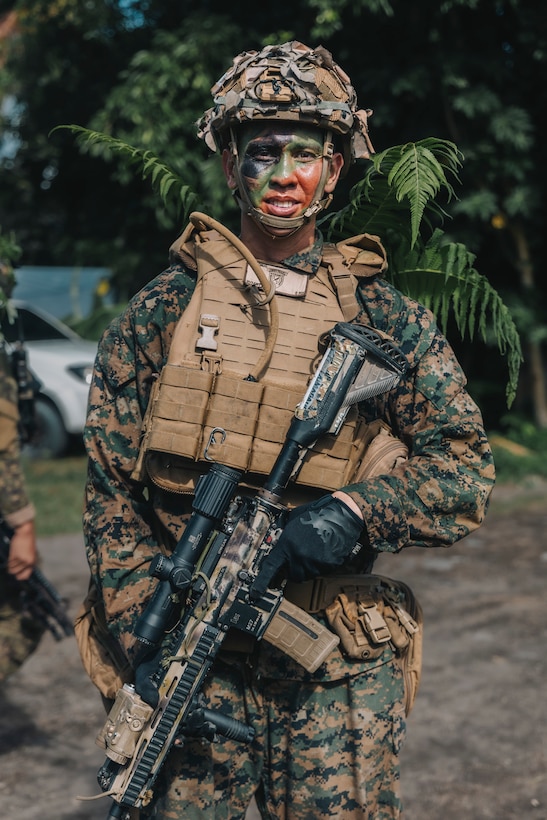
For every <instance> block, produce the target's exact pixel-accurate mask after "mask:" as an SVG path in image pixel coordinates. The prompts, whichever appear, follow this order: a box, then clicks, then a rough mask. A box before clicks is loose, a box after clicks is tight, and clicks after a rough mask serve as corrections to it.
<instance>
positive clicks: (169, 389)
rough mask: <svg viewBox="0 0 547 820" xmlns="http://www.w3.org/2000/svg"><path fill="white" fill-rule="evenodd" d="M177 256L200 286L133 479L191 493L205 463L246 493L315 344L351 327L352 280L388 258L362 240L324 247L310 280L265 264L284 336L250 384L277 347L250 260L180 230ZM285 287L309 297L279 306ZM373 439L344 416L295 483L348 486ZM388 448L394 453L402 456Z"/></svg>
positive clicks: (162, 380)
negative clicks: (236, 480) (236, 477)
mask: <svg viewBox="0 0 547 820" xmlns="http://www.w3.org/2000/svg"><path fill="white" fill-rule="evenodd" d="M173 250H175V251H176V252H177V253H178V254H179V255H180V256H181V257H182V258H183V259H184V258H188V256H189V255H190V256H191V258H192V259H194V260H195V263H196V264H197V283H196V288H195V291H194V293H193V295H192V298H191V300H190V303H189V305H188V307H187V308H186V310H185V311H184V313H183V315H182V317H181V319H180V321H179V322H178V324H177V327H176V330H175V333H174V336H173V341H172V344H171V348H170V350H169V355H168V359H167V363H166V364H165V366H164V368H163V370H162V371H161V374H160V376H159V378H158V379H157V380H156V382H155V383H154V386H153V389H152V391H151V396H150V401H149V405H148V409H147V412H146V414H145V418H144V421H143V431H142V441H141V449H140V455H139V459H138V463H137V466H136V468H135V471H134V473H133V477H134V478H136V479H138V480H145V479H146V477H149V478H150V479H151V480H152V481H153V482H154V483H155V484H156V485H158V486H160V487H161V488H163V489H166V490H170V491H174V492H183V493H184V492H188V493H193V490H194V486H195V482H196V480H197V477H198V476H199V475H200V474H201V473H203V470H204V468H205V467H206V465H207V463H208V461H209V460H211V461H218V462H220V463H222V464H225V465H228V466H230V467H234V468H235V469H240V470H244V471H245V472H246V476H245V482H244V483H245V484H247V486H249V487H254V488H258V487H260V486H261V485H262V483H263V477H264V476H267V475H268V474H269V473H270V471H271V469H272V467H273V465H274V462H275V460H276V458H277V456H278V454H279V452H280V450H281V447H282V445H283V443H284V441H285V436H286V433H287V430H288V428H289V425H290V423H291V420H292V418H293V416H294V410H295V407H296V405H297V404H298V403H299V402H300V401H301V400H302V398H303V396H304V394H305V391H306V387H307V385H308V383H309V380H310V378H311V376H312V375H313V373H314V372H315V368H316V366H317V365H318V363H319V361H320V359H321V356H322V352H323V351H322V350H321V349H320V348H321V345H320V339H321V337H322V336H323V335H324V334H327V333H328V332H329V331H330V330H331V329H332V328H333V327H334V325H335V324H336V323H337V322H339V321H349V320H351V319H353V318H355V316H356V315H357V313H358V311H359V305H358V302H357V299H356V296H355V289H356V286H357V281H358V279H359V278H360V277H363V276H366V277H370V276H372V275H375V274H378V273H381V272H382V271H383V270H384V269H385V267H386V262H385V251H384V248H383V247H382V245H381V244H380V242H379V240H378V238H377V237H375V236H371V235H368V234H363V235H361V236H357V237H354V238H352V239H350V240H348V241H346V242H345V243H344V244H342V243H339V244H338V245H337V246H326V248H325V251H324V255H323V260H322V264H321V266H320V268H319V270H318V272H317V274H316V275H315V276H309V275H306V274H303V273H300V272H297V271H296V272H295V271H292V270H290V269H287V268H283V267H282V266H268V265H262V267H263V268H265V269H266V271H267V272H268V268H270V270H269V278H270V281H271V280H273V281H274V282H276V284H277V287H276V293H275V295H274V297H273V298H274V299H277V300H278V308H279V310H278V314H279V328H278V330H277V333H276V337H275V344H274V345H273V352H272V353H271V356H270V357H269V361H267V363H266V366H265V368H264V370H263V372H260V373H258V374H257V376H253V375H252V374H253V372H256V370H257V368H258V369H260V368H261V364H260V360H261V356H262V355H263V353H264V350H265V347H266V346H267V344H268V342H270V343H271V342H272V339H271V338H269V334H270V332H271V316H272V307H271V305H270V304H268V303H267V299H265V298H264V291H263V290H261V289H260V288H257V285H256V284H255V283H256V277H255V276H254V275H253V272H252V271H250V270H249V268H248V263H247V261H246V260H245V259H244V258H243V256H242V254H241V252H240V251H239V250H238V249H237V248H236V247H234V246H233V245H232V244H231V243H230V242H229V241H228V240H227V239H225V238H224V237H223V236H222V235H221V234H220V233H218V232H217V231H215V230H206V231H199V232H194V233H193V236H192V231H190V232H188V231H186V232H185V234H183V236H182V237H180V238H179V240H177V242H176V243H175V244H174V246H173ZM286 277H290V278H291V283H292V284H290V285H289V289H291V287H292V290H293V291H294V290H296V291H297V292H298V290H299V287H300V285H302V286H303V287H304V288H305V296H294V295H283V291H284V287H283V280H284V279H285V278H286ZM295 277H296V286H295V285H294V282H295ZM260 302H262V304H259V303H260ZM250 374H251V379H250V380H249V379H248V378H247V377H249V375H250ZM373 432H374V433H376V432H377V428H376V429H374V430H373V431H371V430H370V429H369V426H368V425H367V424H366V422H365V421H364V420H363V419H362V418H360V417H359V413H358V408H357V406H356V405H355V406H353V407H351V408H350V411H349V413H348V415H347V418H346V421H345V423H344V425H343V427H342V429H341V431H340V432H339V434H338V435H337V436H332V435H327V436H323V438H322V439H321V440H320V441H318V442H317V443H316V444H315V445H314V446H313V447H312V448H310V450H309V451H308V453H307V454H306V455H305V457H304V460H303V463H302V466H301V467H300V469H299V472H298V474H297V476H296V477H294V481H295V482H296V483H297V484H298V485H301V486H303V487H306V488H316V489H318V490H322V491H329V490H335V489H338V488H339V487H342V486H344V485H346V484H348V483H350V482H351V481H352V480H355V479H356V477H357V476H358V473H359V468H360V465H361V463H362V460H363V456H364V453H365V450H366V447H367V444H368V442H369V441H370V439H371V437H372V433H373ZM394 441H395V442H397V444H396V445H395V449H396V450H397V453H400V451H401V448H403V447H404V446H403V445H402V444H401V443H400V442H398V441H397V440H396V439H395V440H394ZM394 457H395V456H394ZM296 495H299V493H297V494H296ZM301 500H302V499H301V498H299V499H298V503H301Z"/></svg>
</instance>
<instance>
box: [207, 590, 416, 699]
mask: <svg viewBox="0 0 547 820" xmlns="http://www.w3.org/2000/svg"><path fill="white" fill-rule="evenodd" d="M285 597H286V598H287V600H289V601H290V602H291V603H293V604H296V606H299V607H300V608H301V609H304V610H305V611H306V612H309V613H310V614H312V615H324V617H325V618H326V620H327V622H328V624H329V627H330V629H331V630H332V631H333V632H334V633H335V634H336V635H338V637H339V638H340V650H341V652H342V655H343V656H344V658H346V660H349V661H354V662H357V661H360V662H361V663H364V664H366V663H367V662H371V661H374V660H376V659H377V658H380V656H381V655H382V654H383V653H384V652H385V651H386V649H388V648H389V649H391V652H392V653H393V655H394V656H395V657H397V658H399V661H400V665H401V669H402V672H403V678H404V691H405V712H406V714H407V715H408V714H409V712H410V710H411V709H412V707H413V705H414V701H415V698H416V694H417V691H418V686H419V682H420V677H421V669H422V633H423V616H422V609H421V606H420V604H419V603H418V601H417V600H416V597H415V595H414V593H413V592H412V590H411V589H410V587H409V586H407V584H405V583H403V582H402V581H396V580H394V579H392V578H387V577H386V576H383V575H335V576H332V577H330V578H325V577H320V578H315V579H313V580H312V581H306V582H304V583H301V584H296V583H292V582H290V581H289V582H288V583H287V585H286V587H285ZM254 646H255V641H254V639H253V638H251V637H250V636H248V635H245V634H243V633H241V632H237V631H235V630H231V631H230V632H229V633H228V635H227V636H226V638H225V640H224V643H223V650H226V651H228V652H239V653H247V654H250V653H251V652H252V651H253V648H254Z"/></svg>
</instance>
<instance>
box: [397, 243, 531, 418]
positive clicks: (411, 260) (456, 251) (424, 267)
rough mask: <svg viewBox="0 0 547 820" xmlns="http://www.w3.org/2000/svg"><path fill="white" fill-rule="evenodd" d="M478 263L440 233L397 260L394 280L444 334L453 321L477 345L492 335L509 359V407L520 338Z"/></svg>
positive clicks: (502, 353)
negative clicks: (476, 337)
mask: <svg viewBox="0 0 547 820" xmlns="http://www.w3.org/2000/svg"><path fill="white" fill-rule="evenodd" d="M473 262H474V256H473V254H471V253H469V251H468V250H467V249H466V248H465V246H464V245H462V244H460V243H455V242H443V233H442V231H439V230H437V231H435V232H434V234H433V235H432V237H431V239H430V241H429V242H428V244H427V245H425V246H423V247H422V248H421V249H420V250H418V249H416V250H415V251H414V252H412V253H411V254H407V255H406V256H405V257H401V256H396V257H395V258H394V259H393V261H392V265H391V268H390V279H391V281H392V282H393V283H394V284H395V285H396V286H397V287H398V288H399V290H401V291H402V292H403V293H406V294H407V295H408V296H411V297H412V298H414V299H416V300H417V301H419V302H421V303H422V304H423V305H425V306H426V307H428V308H429V309H430V310H431V311H432V312H433V313H434V314H435V315H436V317H437V320H438V322H439V325H440V327H441V329H442V330H443V332H444V333H446V330H447V325H448V319H449V317H450V315H452V316H454V318H455V321H456V325H457V327H458V331H459V333H460V335H461V337H462V339H465V337H466V335H468V336H469V338H470V339H473V337H474V335H475V333H477V332H478V333H479V334H480V336H481V338H482V339H483V340H484V341H486V339H487V334H488V331H491V332H492V335H493V337H494V340H495V343H496V346H497V348H498V350H499V352H500V354H501V355H502V356H505V357H507V367H508V381H507V385H506V390H505V392H506V400H507V406H508V407H510V406H511V404H512V403H513V400H514V398H515V395H516V390H517V384H518V374H519V370H520V365H521V362H522V350H521V344H520V337H519V334H518V331H517V328H516V325H515V323H514V321H513V318H512V316H511V314H510V312H509V309H508V308H507V307H506V305H505V304H504V302H503V300H502V298H501V297H500V295H499V294H498V292H497V291H496V290H495V288H493V287H492V285H491V284H490V282H489V281H488V279H487V278H486V277H485V276H483V275H482V274H480V273H479V272H478V271H477V270H476V269H475V268H474V267H473Z"/></svg>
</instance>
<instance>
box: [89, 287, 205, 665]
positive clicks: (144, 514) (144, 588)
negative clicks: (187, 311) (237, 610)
mask: <svg viewBox="0 0 547 820" xmlns="http://www.w3.org/2000/svg"><path fill="white" fill-rule="evenodd" d="M180 276H182V274H180V275H179V279H180ZM172 279H173V273H172V272H171V273H170V272H169V271H168V272H167V273H165V274H163V275H160V277H158V278H157V279H156V280H153V283H151V285H150V286H148V288H147V289H145V291H143V292H141V293H140V294H138V295H137V297H134V299H133V301H132V302H131V303H130V305H129V307H128V309H127V310H126V311H125V313H124V314H123V315H122V316H121V317H120V318H119V319H118V320H116V321H114V322H113V323H112V324H111V326H110V327H109V328H108V329H107V330H106V332H105V334H104V335H103V338H102V339H101V341H100V343H99V347H98V352H97V357H96V360H95V367H94V375H93V380H92V384H91V387H90V396H89V405H88V414H87V421H86V428H85V432H84V441H85V446H86V450H87V454H88V475H87V482H86V490H85V503H84V516H83V526H84V539H85V546H86V552H87V559H88V563H89V567H90V570H91V576H92V578H93V580H94V582H95V584H96V586H97V589H98V590H99V593H100V595H101V597H102V600H103V602H104V607H105V614H106V620H107V626H108V628H109V631H110V632H111V634H112V635H113V636H114V637H115V638H116V639H117V641H118V642H119V644H120V645H121V647H122V649H123V650H124V651H125V653H126V654H127V656H128V658H129V660H132V658H133V656H134V652H135V649H136V641H135V638H134V636H133V631H134V627H135V623H136V620H137V619H138V617H139V616H140V614H141V612H142V610H143V608H144V606H145V605H146V602H147V601H148V599H149V598H150V596H151V594H152V592H153V589H154V586H155V583H156V582H155V581H154V580H153V579H151V578H150V576H149V574H148V569H149V565H150V561H151V560H152V558H153V557H154V555H156V553H157V552H158V550H159V549H160V547H159V545H158V525H157V520H156V518H155V516H154V511H153V505H152V501H151V499H150V498H149V494H148V489H147V488H146V487H145V485H144V484H143V483H141V482H139V481H136V480H134V479H133V478H132V473H133V471H134V468H135V464H136V461H137V457H138V453H139V444H140V434H141V428H142V421H143V417H144V414H145V411H146V407H147V404H148V398H149V395H150V390H151V387H152V384H153V382H154V379H155V378H156V377H157V374H158V373H159V372H160V371H161V368H162V366H163V364H164V362H165V359H166V356H167V352H166V351H167V350H168V346H169V343H170V339H171V337H172V333H173V330H174V327H175V326H176V322H177V320H178V318H180V314H181V310H182V309H183V307H184V306H185V304H187V301H188V298H189V297H188V295H187V291H188V287H189V286H188V285H187V286H186V289H185V287H183V286H182V285H181V284H180V282H178V286H177V287H174V286H173V284H172ZM170 282H171V284H169V283H170ZM154 522H156V523H154Z"/></svg>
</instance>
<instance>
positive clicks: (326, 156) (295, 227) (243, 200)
mask: <svg viewBox="0 0 547 820" xmlns="http://www.w3.org/2000/svg"><path fill="white" fill-rule="evenodd" d="M331 137H332V134H331V131H327V132H326V133H325V139H324V141H323V155H322V160H321V161H322V164H323V166H322V170H321V178H320V180H319V182H318V183H317V188H316V189H315V192H314V195H313V199H312V202H311V204H310V205H309V207H308V208H306V210H305V211H304V212H303V213H301V214H299V215H298V216H294V217H290V216H289V217H285V216H274V215H273V214H265V213H264V212H263V211H261V210H260V209H259V208H255V206H254V205H253V203H252V202H251V199H250V196H249V192H248V190H247V186H246V185H245V182H244V180H243V177H242V175H241V168H240V159H239V152H238V148H237V141H236V137H235V134H234V131H233V129H232V128H231V129H230V151H231V153H232V157H233V161H234V166H233V170H234V176H235V179H236V183H237V185H236V189H235V191H234V196H235V198H236V200H237V202H238V204H239V207H240V208H241V210H242V211H243V213H244V214H246V215H247V216H250V217H251V219H253V220H254V221H255V222H256V224H257V225H258V227H259V228H261V229H262V230H263V231H264V232H265V233H267V234H268V236H273V237H274V238H275V236H276V235H275V234H272V233H271V232H270V231H269V230H268V228H275V229H278V230H279V229H283V230H289V231H290V233H289V234H285V235H286V236H287V235H288V236H292V235H293V234H295V233H296V232H297V231H299V230H300V228H302V227H303V226H304V225H305V224H306V223H307V222H309V221H310V219H311V218H312V217H313V216H315V215H316V214H318V213H319V212H320V211H323V210H325V208H328V206H329V205H330V203H331V202H332V194H327V195H326V196H323V194H324V189H325V185H326V183H327V178H328V174H329V170H330V161H331V158H332V155H333V153H334V144H333V142H332V138H331Z"/></svg>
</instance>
